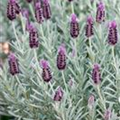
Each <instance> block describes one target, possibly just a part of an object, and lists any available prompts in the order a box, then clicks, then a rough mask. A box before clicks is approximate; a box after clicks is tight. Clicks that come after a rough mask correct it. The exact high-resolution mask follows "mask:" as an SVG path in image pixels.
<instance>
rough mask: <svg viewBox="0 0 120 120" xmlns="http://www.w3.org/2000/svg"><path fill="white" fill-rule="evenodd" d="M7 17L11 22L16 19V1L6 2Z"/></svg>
mask: <svg viewBox="0 0 120 120" xmlns="http://www.w3.org/2000/svg"><path fill="white" fill-rule="evenodd" d="M7 17H8V19H9V20H11V21H12V20H14V19H15V18H16V1H15V0H9V1H8V5H7Z"/></svg>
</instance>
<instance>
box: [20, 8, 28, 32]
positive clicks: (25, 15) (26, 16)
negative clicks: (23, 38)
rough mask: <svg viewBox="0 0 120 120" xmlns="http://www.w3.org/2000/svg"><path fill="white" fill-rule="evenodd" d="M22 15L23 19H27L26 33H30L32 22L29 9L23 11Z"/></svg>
mask: <svg viewBox="0 0 120 120" xmlns="http://www.w3.org/2000/svg"><path fill="white" fill-rule="evenodd" d="M21 12H22V15H23V17H25V19H26V25H25V28H26V31H29V29H30V28H29V26H30V20H29V11H28V10H27V9H22V11H21Z"/></svg>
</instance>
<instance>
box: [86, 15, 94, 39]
mask: <svg viewBox="0 0 120 120" xmlns="http://www.w3.org/2000/svg"><path fill="white" fill-rule="evenodd" d="M93 34H94V33H93V18H92V17H91V16H88V18H87V24H86V33H85V35H86V37H88V38H89V37H91V36H92V35H93Z"/></svg>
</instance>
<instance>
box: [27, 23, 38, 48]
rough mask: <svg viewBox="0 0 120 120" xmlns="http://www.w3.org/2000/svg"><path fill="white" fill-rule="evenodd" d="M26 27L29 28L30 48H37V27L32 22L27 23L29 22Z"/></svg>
mask: <svg viewBox="0 0 120 120" xmlns="http://www.w3.org/2000/svg"><path fill="white" fill-rule="evenodd" d="M28 29H29V45H30V48H37V47H38V46H39V42H38V32H37V29H36V28H35V27H34V26H33V24H29V23H28Z"/></svg>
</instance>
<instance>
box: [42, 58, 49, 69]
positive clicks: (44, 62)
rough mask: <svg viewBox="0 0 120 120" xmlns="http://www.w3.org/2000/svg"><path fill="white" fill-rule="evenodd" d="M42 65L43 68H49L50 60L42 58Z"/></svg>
mask: <svg viewBox="0 0 120 120" xmlns="http://www.w3.org/2000/svg"><path fill="white" fill-rule="evenodd" d="M40 65H41V67H42V68H45V69H47V68H48V67H49V65H48V61H46V60H44V59H42V60H41V61H40Z"/></svg>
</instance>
